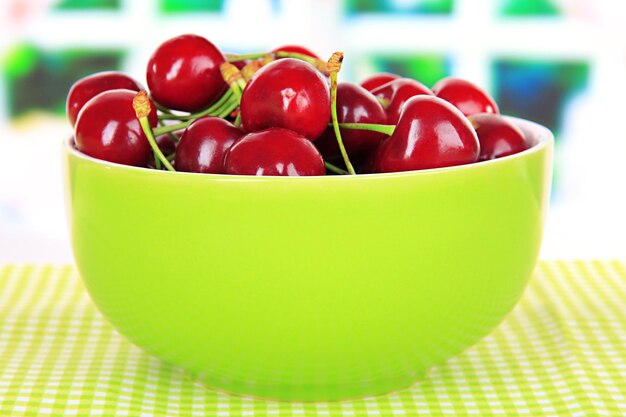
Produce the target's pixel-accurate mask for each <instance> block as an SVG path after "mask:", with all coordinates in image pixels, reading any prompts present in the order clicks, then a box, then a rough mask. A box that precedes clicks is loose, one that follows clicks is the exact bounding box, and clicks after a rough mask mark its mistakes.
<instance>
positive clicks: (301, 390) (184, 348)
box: [64, 119, 553, 401]
mask: <svg viewBox="0 0 626 417" xmlns="http://www.w3.org/2000/svg"><path fill="white" fill-rule="evenodd" d="M511 120H513V121H514V122H515V123H516V124H517V125H518V126H520V127H521V128H522V129H523V130H524V132H525V133H526V135H527V137H528V138H529V140H530V141H531V142H532V143H533V147H532V148H530V149H528V150H526V151H524V152H521V153H519V154H516V155H512V156H508V157H505V158H501V159H497V160H493V161H488V162H482V163H476V164H471V165H463V166H456V167H450V168H442V169H433V170H424V171H414V172H401V173H390V174H375V175H359V176H325V177H248V176H228V175H204V174H189V173H170V172H166V171H156V170H149V169H143V168H135V167H129V166H123V165H117V164H113V163H108V162H104V161H101V160H97V159H93V158H90V157H88V156H86V155H84V154H81V153H80V152H78V151H77V150H75V149H74V148H73V147H72V146H71V144H69V143H67V144H66V145H65V146H64V159H65V169H66V175H65V177H66V195H67V205H68V216H69V224H70V229H71V239H72V245H73V250H74V256H75V260H76V265H77V266H78V270H79V272H80V275H81V276H82V278H83V280H84V282H85V284H86V287H87V289H88V291H89V293H90V294H91V297H92V298H93V300H94V302H95V303H96V305H97V306H98V308H99V309H100V311H101V312H102V313H103V314H104V316H105V317H106V318H107V319H108V320H110V322H111V323H112V324H113V325H114V326H115V327H116V328H117V329H118V330H119V332H120V333H122V334H124V335H126V336H127V337H128V338H129V339H130V340H131V341H132V342H133V343H135V344H136V345H138V346H140V347H142V348H143V349H145V350H146V351H148V352H150V353H152V354H153V355H155V356H157V357H158V358H161V359H162V360H163V361H165V362H167V363H170V364H174V365H177V366H180V367H182V368H184V369H186V370H188V371H189V372H191V373H192V374H193V375H194V377H195V378H196V379H197V380H199V381H200V382H202V383H204V384H205V385H206V386H208V387H211V388H216V389H220V390H224V391H228V392H232V393H236V394H244V395H252V396H257V397H265V398H273V399H279V400H300V401H307V400H337V399H344V398H354V397H360V396H369V395H377V394H383V393H387V392H389V391H392V390H396V389H399V388H403V387H407V386H410V385H411V384H413V383H414V382H415V381H416V380H418V379H419V378H421V377H422V376H423V375H424V372H425V371H426V370H427V369H428V368H429V367H432V366H433V365H436V364H439V363H441V362H443V361H445V360H446V359H448V358H450V357H452V356H454V355H456V354H458V353H459V352H461V351H463V350H464V349H466V348H467V347H468V346H471V345H472V344H474V343H476V342H477V341H478V340H480V339H481V338H482V337H483V336H485V335H486V334H487V333H489V332H490V331H491V330H492V329H493V328H494V327H495V326H496V325H498V323H500V322H501V321H502V320H503V318H504V317H505V316H506V314H507V313H508V312H509V311H510V310H511V309H512V308H513V306H514V305H515V304H516V303H517V301H518V300H519V298H520V296H521V294H522V292H523V290H524V287H525V286H526V282H527V281H528V278H529V277H530V275H531V273H532V271H533V268H534V266H535V263H536V261H537V257H538V253H539V248H540V244H541V238H542V231H543V225H544V219H545V214H546V209H547V206H548V200H549V190H550V182H551V171H552V149H553V138H552V135H551V133H550V132H549V131H548V130H547V129H545V128H544V127H541V126H539V125H537V124H534V123H531V122H527V121H523V120H519V119H511Z"/></svg>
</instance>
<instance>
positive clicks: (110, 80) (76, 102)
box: [65, 71, 142, 126]
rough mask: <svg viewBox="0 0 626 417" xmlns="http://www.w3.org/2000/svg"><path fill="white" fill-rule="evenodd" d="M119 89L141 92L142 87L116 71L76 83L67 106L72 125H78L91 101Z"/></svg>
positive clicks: (100, 73)
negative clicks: (101, 94)
mask: <svg viewBox="0 0 626 417" xmlns="http://www.w3.org/2000/svg"><path fill="white" fill-rule="evenodd" d="M117 89H127V90H132V91H139V90H141V89H142V87H141V85H140V84H139V83H138V82H137V81H135V80H134V79H132V78H131V77H129V76H128V75H126V74H123V73H121V72H116V71H105V72H97V73H95V74H91V75H89V76H87V77H85V78H81V79H80V80H78V81H76V82H75V83H74V85H72V88H70V92H69V93H68V95H67V101H66V104H65V110H66V114H67V118H68V119H69V121H70V124H71V125H72V126H74V125H75V124H76V118H77V117H78V112H80V109H82V108H83V106H84V105H85V103H87V102H88V101H89V100H90V99H92V98H93V97H95V96H96V95H98V94H100V93H102V92H103V91H108V90H117Z"/></svg>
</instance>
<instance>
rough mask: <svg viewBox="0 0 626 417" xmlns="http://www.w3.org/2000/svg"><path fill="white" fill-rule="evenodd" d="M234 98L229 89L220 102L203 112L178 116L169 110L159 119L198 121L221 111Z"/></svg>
mask: <svg viewBox="0 0 626 417" xmlns="http://www.w3.org/2000/svg"><path fill="white" fill-rule="evenodd" d="M232 97H233V92H232V91H231V90H230V89H229V90H228V91H226V93H224V95H223V96H222V97H220V99H219V100H217V101H216V102H215V103H213V104H212V105H211V106H210V107H208V108H206V109H205V110H202V111H200V112H198V113H192V114H183V115H178V114H173V113H171V112H169V110H168V109H165V110H168V112H167V113H165V114H161V115H159V119H165V120H189V119H198V118H200V117H203V116H210V115H213V114H215V113H216V112H217V111H219V110H220V109H221V107H222V106H224V104H225V103H227V102H228V101H230V100H231V99H232ZM159 110H161V111H165V110H163V109H159Z"/></svg>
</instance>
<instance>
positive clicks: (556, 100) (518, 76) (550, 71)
mask: <svg viewBox="0 0 626 417" xmlns="http://www.w3.org/2000/svg"><path fill="white" fill-rule="evenodd" d="M589 67H590V65H589V63H588V62H586V61H547V60H546V61H543V60H523V59H498V60H496V61H494V63H493V73H494V86H495V98H496V101H497V102H498V104H499V106H500V110H501V111H502V113H505V114H510V115H513V116H518V117H523V118H525V119H530V120H534V121H536V122H538V123H541V124H543V125H545V126H547V127H549V128H550V129H551V130H553V131H555V132H558V131H559V130H560V127H561V125H562V121H563V116H564V112H565V110H566V107H567V104H568V102H569V101H570V100H571V98H572V96H573V95H575V94H576V93H578V92H580V91H581V90H583V89H585V88H587V86H588V81H589Z"/></svg>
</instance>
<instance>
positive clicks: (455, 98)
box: [433, 77, 500, 116]
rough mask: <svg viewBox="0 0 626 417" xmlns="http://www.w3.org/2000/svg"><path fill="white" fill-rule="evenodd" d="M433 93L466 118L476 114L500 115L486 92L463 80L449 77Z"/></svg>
mask: <svg viewBox="0 0 626 417" xmlns="http://www.w3.org/2000/svg"><path fill="white" fill-rule="evenodd" d="M433 93H435V95H436V96H437V97H439V98H442V99H444V100H446V101H447V102H449V103H452V104H453V105H454V106H455V107H456V108H457V109H459V110H461V113H463V114H464V115H465V116H469V115H472V114H476V113H494V114H498V113H500V111H499V110H498V105H497V104H496V102H495V101H494V100H493V98H491V96H490V95H489V94H487V92H486V91H484V90H483V89H482V88H480V87H478V86H477V85H475V84H472V83H471V82H469V81H467V80H464V79H462V78H455V77H447V78H444V79H441V80H439V81H438V82H437V84H435V85H434V86H433Z"/></svg>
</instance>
